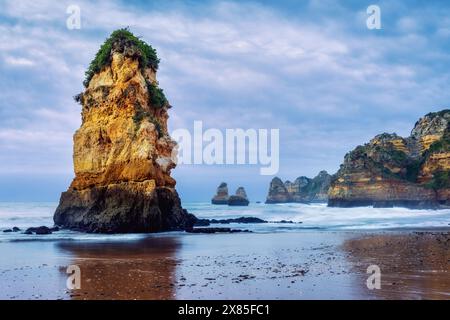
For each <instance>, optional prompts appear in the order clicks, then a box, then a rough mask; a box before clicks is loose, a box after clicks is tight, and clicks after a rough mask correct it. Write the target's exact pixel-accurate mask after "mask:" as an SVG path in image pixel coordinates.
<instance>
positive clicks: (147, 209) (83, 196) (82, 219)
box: [53, 184, 196, 233]
mask: <svg viewBox="0 0 450 320" xmlns="http://www.w3.org/2000/svg"><path fill="white" fill-rule="evenodd" d="M53 220H54V222H55V224H56V225H57V226H60V227H63V228H67V229H72V230H78V231H83V232H91V233H150V232H161V231H175V230H186V229H191V228H192V226H193V224H194V222H195V220H196V219H195V217H194V216H193V215H192V214H189V213H188V212H187V211H186V210H184V209H183V208H182V207H181V202H180V198H179V197H178V193H177V192H176V190H175V189H173V188H166V187H157V188H156V189H155V190H153V191H152V192H143V191H138V190H137V191H136V190H133V189H131V190H130V188H128V187H127V186H126V184H125V185H121V184H118V185H113V186H108V187H93V188H90V189H86V190H81V191H77V190H70V189H69V190H68V191H67V192H64V193H62V195H61V200H60V203H59V206H58V208H57V209H56V212H55V215H54V217H53Z"/></svg>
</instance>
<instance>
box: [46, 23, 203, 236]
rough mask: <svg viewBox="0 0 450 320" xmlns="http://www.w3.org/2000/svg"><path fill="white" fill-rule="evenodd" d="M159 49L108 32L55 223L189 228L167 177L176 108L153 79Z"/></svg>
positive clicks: (82, 97)
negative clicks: (170, 128) (71, 177)
mask: <svg viewBox="0 0 450 320" xmlns="http://www.w3.org/2000/svg"><path fill="white" fill-rule="evenodd" d="M158 65H159V59H158V58H157V55H156V51H155V50H154V49H153V48H152V47H151V46H149V45H148V44H146V43H145V42H144V41H142V40H141V39H139V38H137V37H135V36H134V35H133V34H132V33H131V32H129V31H128V30H127V29H120V30H117V31H115V32H113V33H112V34H111V36H110V37H109V38H108V39H107V40H106V42H105V43H104V44H103V45H102V46H101V48H100V50H99V51H98V53H97V55H96V56H95V59H94V60H93V61H92V63H91V65H90V66H89V69H88V71H87V72H86V80H85V82H84V86H85V90H84V92H82V93H81V94H79V95H78V96H76V97H75V99H76V100H77V101H78V102H79V103H80V104H81V105H82V113H81V115H82V124H81V127H80V128H79V129H78V130H77V131H76V133H75V135H74V138H73V140H74V148H73V152H74V154H73V161H74V171H75V178H74V180H73V181H72V184H71V185H70V187H69V189H68V190H67V191H66V192H64V193H62V195H61V199H60V203H59V206H58V208H57V209H56V212H55V215H54V221H55V224H56V225H58V226H62V227H65V228H70V229H76V230H81V231H87V232H101V233H112V232H115V233H125V232H158V231H166V230H181V229H186V228H190V227H191V226H192V223H193V219H195V218H193V216H192V215H189V214H188V213H187V212H186V211H185V210H183V209H182V207H181V203H180V199H179V197H178V194H177V192H176V190H175V184H176V181H175V180H174V179H173V178H172V177H171V176H170V173H171V169H173V168H174V167H175V163H174V161H173V150H174V147H175V146H176V143H175V142H174V141H173V140H172V139H171V138H170V136H169V134H168V131H167V120H168V109H169V108H171V106H170V104H169V102H168V101H167V99H166V97H165V95H164V93H163V91H162V89H160V88H159V86H158V81H157V80H156V71H157V69H158Z"/></svg>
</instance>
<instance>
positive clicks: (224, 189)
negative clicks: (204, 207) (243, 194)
mask: <svg viewBox="0 0 450 320" xmlns="http://www.w3.org/2000/svg"><path fill="white" fill-rule="evenodd" d="M228 198H229V197H228V186H227V184H226V182H222V183H221V184H220V185H219V186H218V187H217V191H216V194H215V196H214V197H213V198H212V199H211V203H212V204H228Z"/></svg>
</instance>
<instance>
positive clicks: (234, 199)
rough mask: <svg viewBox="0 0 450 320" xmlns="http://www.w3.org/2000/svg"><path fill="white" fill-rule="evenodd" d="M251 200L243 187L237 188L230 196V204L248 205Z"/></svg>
mask: <svg viewBox="0 0 450 320" xmlns="http://www.w3.org/2000/svg"><path fill="white" fill-rule="evenodd" d="M249 203H250V201H248V198H247V193H246V192H245V189H244V188H243V187H239V188H238V189H237V190H236V194H235V195H232V196H230V197H229V198H228V205H229V206H248V204H249Z"/></svg>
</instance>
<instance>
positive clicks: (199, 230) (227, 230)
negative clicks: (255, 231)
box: [186, 228, 251, 233]
mask: <svg viewBox="0 0 450 320" xmlns="http://www.w3.org/2000/svg"><path fill="white" fill-rule="evenodd" d="M186 232H188V233H218V232H219V233H238V232H251V231H249V230H240V229H231V228H193V229H188V230H186Z"/></svg>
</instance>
